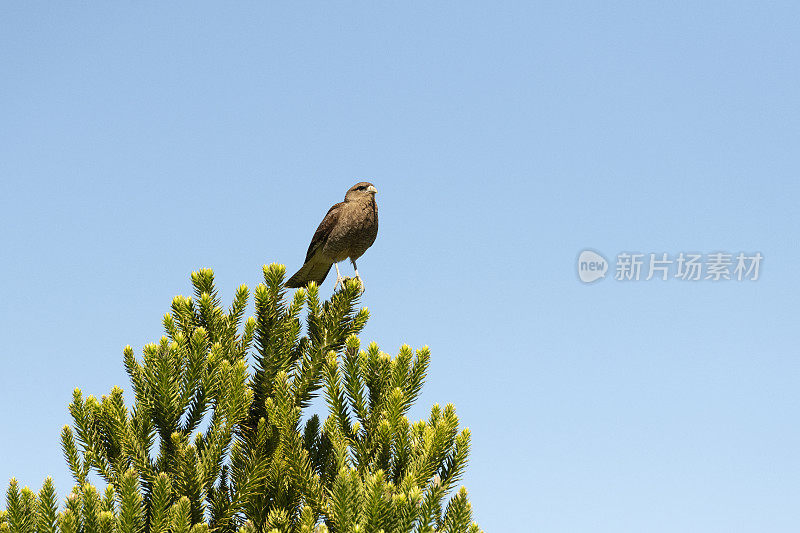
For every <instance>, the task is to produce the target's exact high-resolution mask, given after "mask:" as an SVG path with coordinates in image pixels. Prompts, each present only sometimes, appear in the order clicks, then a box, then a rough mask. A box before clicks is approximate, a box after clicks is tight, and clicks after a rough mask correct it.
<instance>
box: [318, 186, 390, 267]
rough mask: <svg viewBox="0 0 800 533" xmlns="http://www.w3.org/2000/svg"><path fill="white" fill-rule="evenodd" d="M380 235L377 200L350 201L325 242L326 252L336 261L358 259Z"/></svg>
mask: <svg viewBox="0 0 800 533" xmlns="http://www.w3.org/2000/svg"><path fill="white" fill-rule="evenodd" d="M377 235H378V206H377V205H376V204H375V201H374V200H372V201H370V202H352V203H350V202H348V203H346V204H345V205H344V206H343V210H342V213H341V215H340V218H339V221H338V223H337V224H336V227H335V228H334V230H333V231H332V232H331V235H330V238H329V239H328V240H327V242H326V243H325V250H324V251H325V254H326V255H328V256H329V257H331V258H332V259H333V260H334V261H335V262H338V261H344V260H345V259H347V258H348V257H349V258H351V259H358V258H359V257H361V255H363V253H364V252H366V251H367V248H369V247H370V246H372V243H374V242H375V238H376V237H377Z"/></svg>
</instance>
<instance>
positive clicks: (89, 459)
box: [0, 264, 479, 533]
mask: <svg viewBox="0 0 800 533" xmlns="http://www.w3.org/2000/svg"><path fill="white" fill-rule="evenodd" d="M263 276H264V282H263V283H261V284H259V285H258V287H256V290H255V295H254V296H255V298H254V299H255V316H254V317H250V318H248V319H247V320H243V318H244V314H245V310H246V308H247V304H248V299H249V290H248V288H247V287H245V286H241V287H239V288H238V289H237V290H236V294H235V295H234V298H233V302H232V304H231V305H230V307H229V308H227V309H224V308H223V307H222V304H221V300H220V297H219V294H218V292H217V289H216V287H215V285H214V275H213V272H212V271H211V270H209V269H203V270H200V271H198V272H193V273H192V286H193V288H194V295H193V297H183V296H177V297H175V298H174V299H173V301H172V306H171V310H170V313H168V314H167V315H166V316H165V317H164V319H163V325H164V330H165V334H164V336H163V337H161V339H160V340H159V341H158V342H157V343H151V344H148V345H146V346H145V347H144V349H143V354H142V357H141V359H138V358H137V357H136V356H135V355H134V353H133V350H132V349H131V347H130V346H128V347H126V348H125V349H124V350H123V361H124V365H125V369H126V371H127V373H128V376H129V377H130V380H131V398H130V400H129V402H130V403H129V404H128V405H126V403H125V401H124V399H123V391H122V389H120V388H119V387H114V388H112V389H111V391H110V392H109V394H107V395H103V396H101V398H100V400H97V399H96V398H95V397H94V396H92V395H90V396H87V397H84V395H83V392H82V391H81V390H80V389H75V391H74V393H73V398H72V402H71V403H70V405H69V411H70V414H71V416H72V420H73V424H72V427H70V426H65V427H64V428H63V430H62V432H61V444H62V449H63V452H64V457H65V459H66V461H67V464H68V467H69V470H70V472H71V474H72V477H73V478H74V481H75V487H74V488H73V489H72V492H71V493H70V494H69V495H68V497H67V498H66V501H65V502H64V505H63V510H61V511H59V510H58V504H57V497H56V494H55V490H54V487H53V482H52V480H51V479H50V478H47V479H46V480H45V482H44V485H43V487H42V489H41V491H40V492H39V494H38V495H37V494H35V493H34V492H33V491H31V490H30V489H28V488H27V487H25V488H22V489H20V488H19V484H18V483H17V481H16V480H14V479H12V480H11V482H10V484H9V487H8V491H7V494H6V510H5V511H0V531H9V532H15V533H16V532H18V533H54V532H59V531H60V532H62V533H95V532H97V533H100V532H112V531H113V532H119V533H162V532H163V533H166V532H169V533H206V532H209V531H213V532H220V533H234V532H242V533H262V532H270V533H273V532H287V533H289V532H291V533H295V532H296V533H301V532H302V533H311V532H316V533H322V532H335V533H345V532H353V533H355V532H379V531H383V532H385V533H390V532H398V533H405V532H433V531H448V532H467V531H469V532H477V531H479V529H478V526H477V524H475V523H474V522H473V521H472V511H471V507H470V504H469V501H468V499H467V493H466V490H465V489H464V488H463V487H461V488H460V489H459V490H457V491H456V492H455V493H454V490H455V488H456V486H457V484H458V481H459V480H460V479H461V477H462V475H463V473H464V468H465V466H466V463H467V456H468V453H469V444H470V433H469V430H468V429H463V430H460V431H459V427H458V418H457V417H456V414H455V409H454V408H453V406H452V405H447V406H446V407H445V408H444V409H442V408H440V407H439V406H438V405H434V406H433V407H432V409H431V411H430V416H429V417H428V419H427V420H421V421H418V422H415V423H412V422H410V421H409V420H408V418H407V415H408V411H409V409H410V408H411V406H412V405H413V404H414V402H415V401H416V399H417V397H418V396H419V393H420V390H421V389H422V386H423V383H424V380H425V375H426V371H427V368H428V364H429V362H430V353H429V351H428V349H427V348H422V349H419V350H417V351H414V350H412V349H411V348H410V347H409V346H403V347H401V349H400V352H399V353H398V354H397V355H396V356H395V357H390V356H389V355H387V354H386V353H384V352H382V351H381V350H380V349H379V348H378V345H377V344H375V343H371V344H370V345H369V346H367V347H366V349H362V348H361V343H360V341H359V339H358V336H357V335H358V334H359V333H360V332H361V330H362V329H363V328H364V326H365V324H366V322H367V318H368V316H369V313H368V311H367V309H366V308H363V309H357V307H358V305H359V298H360V295H361V287H360V285H359V283H358V282H357V281H356V280H349V281H347V282H346V283H345V284H344V285H343V287H342V288H341V289H340V290H339V291H338V292H335V293H334V294H333V296H332V297H331V299H330V300H328V301H325V302H321V301H320V299H319V290H318V287H317V286H316V285H314V284H313V283H312V284H311V285H309V287H308V288H307V289H299V290H297V291H296V292H294V294H292V295H288V294H287V293H286V290H285V288H284V276H285V268H284V267H283V266H282V265H277V264H272V265H269V266H265V267H264V269H263ZM304 310H305V328H303V327H302V326H301V313H303V311H304ZM303 329H305V334H304V331H303ZM248 361H252V364H249V363H248ZM321 394H322V395H324V398H325V400H326V401H327V405H328V408H329V415H328V416H327V418H326V419H325V420H324V421H321V420H320V418H319V417H318V416H317V415H314V416H311V417H304V416H303V415H304V412H305V411H306V410H307V408H308V407H309V406H310V405H311V402H312V401H313V400H314V399H315V398H316V397H317V396H319V395H321ZM91 475H94V476H95V477H96V478H97V479H99V480H100V481H101V482H102V483H104V484H105V489H104V490H103V491H102V492H101V491H99V490H98V489H97V488H96V487H95V486H94V485H92V484H91V483H90V481H89V479H90V476H91Z"/></svg>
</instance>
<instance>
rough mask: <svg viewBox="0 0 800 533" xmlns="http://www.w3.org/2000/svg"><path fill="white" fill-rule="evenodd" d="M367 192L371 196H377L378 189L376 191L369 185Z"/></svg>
mask: <svg viewBox="0 0 800 533" xmlns="http://www.w3.org/2000/svg"><path fill="white" fill-rule="evenodd" d="M367 192H369V193H372V194H377V193H378V189H376V188H375V186H374V185H370V186H369V187H367Z"/></svg>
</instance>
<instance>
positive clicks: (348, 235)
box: [286, 181, 378, 290]
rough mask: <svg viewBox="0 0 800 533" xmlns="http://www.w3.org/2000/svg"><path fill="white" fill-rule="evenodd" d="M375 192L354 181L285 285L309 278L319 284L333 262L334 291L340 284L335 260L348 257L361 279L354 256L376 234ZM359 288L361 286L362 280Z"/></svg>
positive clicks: (300, 284) (299, 283) (361, 252)
mask: <svg viewBox="0 0 800 533" xmlns="http://www.w3.org/2000/svg"><path fill="white" fill-rule="evenodd" d="M377 192H378V190H377V189H376V188H375V186H374V185H373V184H371V183H369V182H366V181H362V182H361V183H356V184H355V185H353V186H352V187H350V189H349V190H348V191H347V194H345V195H344V202H339V203H338V204H336V205H334V206H333V207H331V208H330V209H329V210H328V214H327V215H325V218H323V219H322V222H321V223H320V225H319V227H318V228H317V231H316V232H314V237H313V238H312V239H311V244H310V245H309V246H308V252H307V253H306V261H305V264H304V265H303V266H302V267H301V268H300V270H298V271H297V273H295V275H294V276H292V277H291V278H289V281H287V282H286V286H287V287H289V288H296V287H304V286H305V285H306V284H308V283H309V282H312V281H316V282H317V285H320V284H321V283H322V282H323V281H324V280H325V277H326V276H327V275H328V272H329V271H330V269H331V266H332V265H336V285H334V286H333V290H336V287H338V286H339V283H341V282H343V278H342V276H341V274H340V273H339V265H338V263H339V261H344V260H345V259H347V258H349V259H350V262H352V263H353V268H354V269H355V271H356V278H358V279H359V280H361V276H359V275H358V266H356V259H358V258H359V257H361V256H362V255H364V252H366V251H367V248H369V247H370V246H372V243H373V242H375V237H376V236H377V235H378V205H377V204H376V203H375V193H377ZM361 287H362V289H363V287H364V282H363V281H361Z"/></svg>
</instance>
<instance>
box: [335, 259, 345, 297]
mask: <svg viewBox="0 0 800 533" xmlns="http://www.w3.org/2000/svg"><path fill="white" fill-rule="evenodd" d="M333 266H335V267H336V285H334V286H333V292H336V287H338V286H339V284H340V283H342V284H344V281H343V279H342V275H341V274H339V263H334V264H333Z"/></svg>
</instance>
